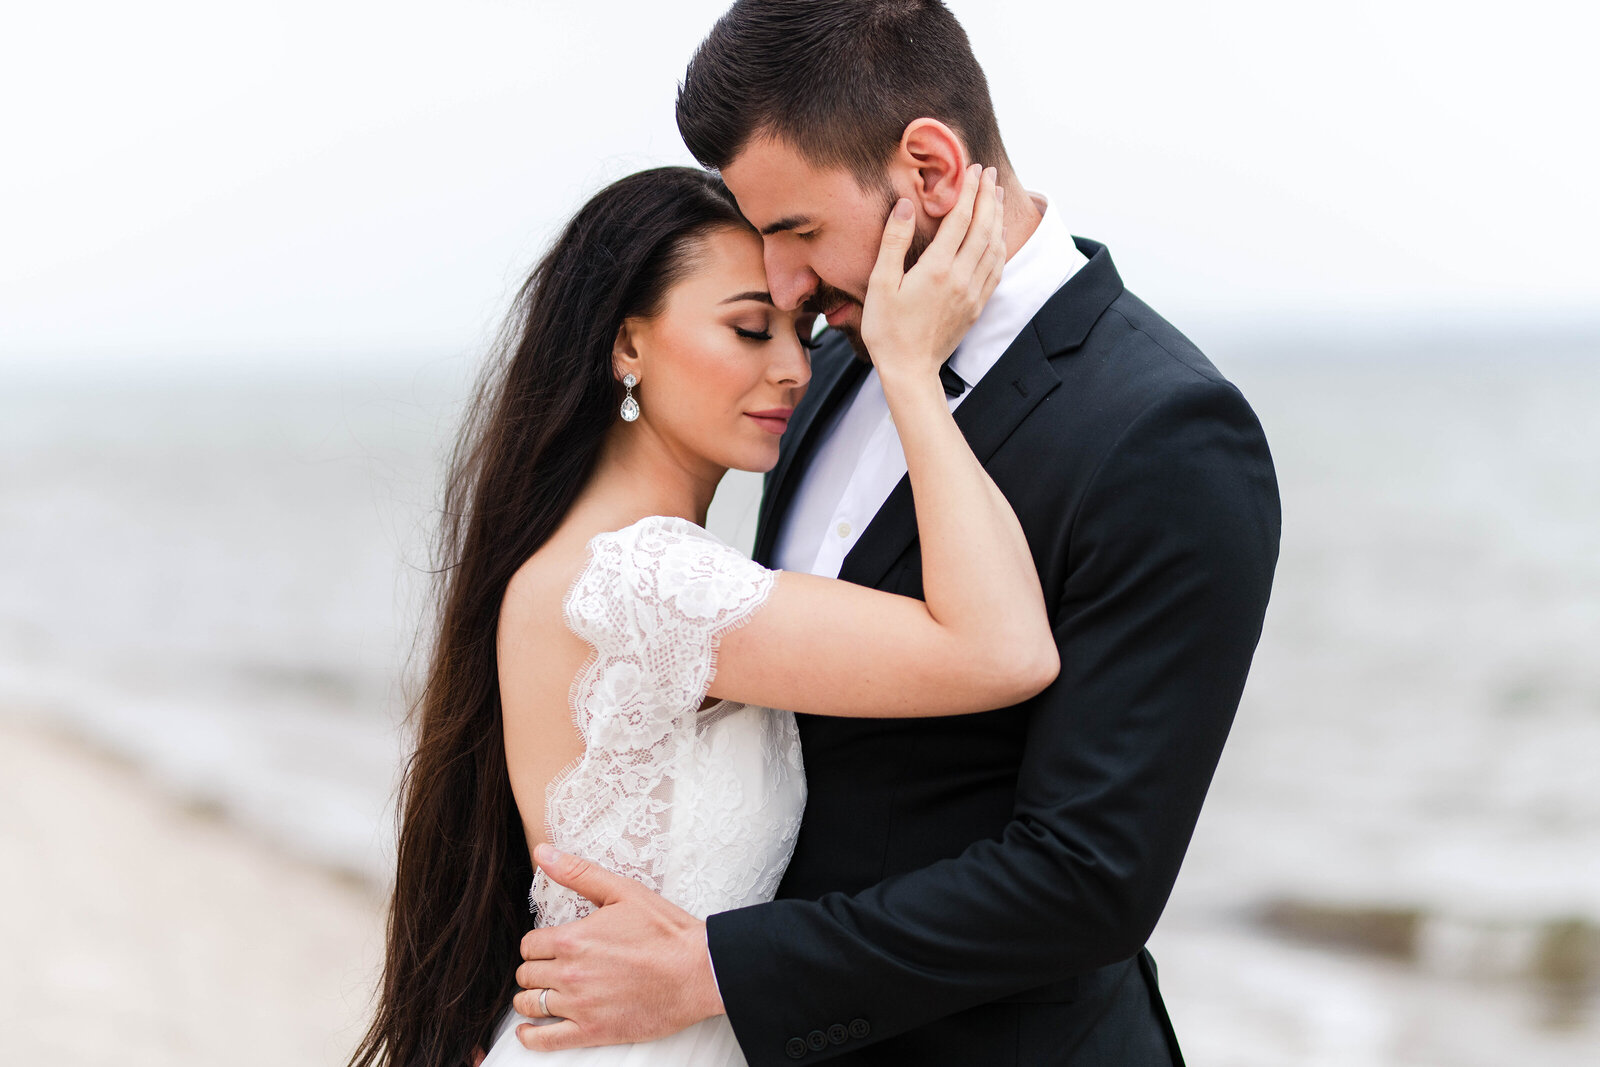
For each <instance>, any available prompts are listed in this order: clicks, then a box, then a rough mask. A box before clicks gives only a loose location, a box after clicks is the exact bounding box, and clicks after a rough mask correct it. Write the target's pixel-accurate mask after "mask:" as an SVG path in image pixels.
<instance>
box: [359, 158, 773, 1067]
mask: <svg viewBox="0 0 1600 1067" xmlns="http://www.w3.org/2000/svg"><path fill="white" fill-rule="evenodd" d="M730 225H731V226H738V227H744V226H747V225H748V224H747V223H746V222H745V221H744V220H743V219H742V218H741V217H740V215H739V212H738V210H737V208H736V207H735V205H734V203H733V199H732V197H731V196H730V195H729V194H728V191H727V188H726V187H725V186H724V185H723V184H722V183H721V181H719V180H718V179H717V178H715V177H714V176H712V175H710V174H708V173H706V172H704V171H700V170H695V169H691V168H688V167H661V168H658V169H655V170H647V171H642V172H640V173H638V174H633V175H630V176H629V177H626V178H623V179H622V180H621V181H618V182H616V183H614V184H613V185H610V186H608V187H607V188H605V189H604V190H602V191H601V192H600V193H598V194H597V195H596V196H595V197H594V198H593V199H591V200H590V201H589V202H588V203H587V204H585V205H584V207H583V208H582V209H581V210H580V211H579V212H578V213H577V215H576V216H574V217H573V219H572V221H571V222H570V223H568V224H567V227H566V229H565V230H564V231H563V232H562V234H561V236H560V237H559V238H558V239H557V240H556V243H555V245H554V247H552V248H551V249H550V251H549V253H548V254H546V255H545V257H544V258H543V260H541V261H540V262H539V264H538V266H537V267H535V268H534V270H533V273H532V274H531V275H530V276H529V277H528V280H527V281H526V282H525V283H523V285H522V288H521V289H520V291H519V292H518V293H517V298H516V302H515V304H514V305H513V308H512V311H511V314H510V315H509V316H508V318H507V320H506V324H505V327H504V328H503V330H502V334H501V338H500V341H499V343H498V344H497V346H496V352H495V358H494V359H492V360H491V361H490V363H489V365H488V366H487V367H486V369H485V371H484V373H483V375H482V377H481V379H480V381H479V385H478V389H477V392H476V394H475V399H474V400H473V403H472V405H471V406H470V408H469V410H468V416H467V418H466V421H465V423H464V425H463V428H462V431H461V435H460V437H459V439H458V440H457V443H456V447H455V451H454V453H453V454H452V461H451V467H450V474H449V478H448V480H447V482H446V485H445V491H444V501H443V515H442V519H441V523H440V531H439V538H438V544H437V558H436V563H437V570H436V572H435V575H436V587H435V601H436V611H437V615H436V621H435V624H434V625H435V629H434V632H433V637H432V654H431V657H430V659H429V662H428V669H427V675H426V681H425V683H424V685H423V688H422V690H421V693H420V695H419V696H418V698H417V700H416V701H415V703H414V704H413V706H412V709H411V713H412V724H413V727H414V729H415V731H416V749H415V751H414V752H413V753H412V755H411V759H410V761H409V762H408V764H407V766H406V770H405V775H404V778H403V779H402V783H401V786H400V793H399V803H398V805H397V815H398V821H399V835H398V836H399V842H398V855H397V868H398V869H397V872H396V875H395V885H394V895H393V898H392V900H391V902H390V907H389V920H388V935H387V953H386V958H385V962H384V970H383V980H382V983H381V986H380V988H379V990H378V1003H377V1012H376V1016H375V1018H374V1019H373V1022H372V1026H371V1028H370V1029H369V1030H368V1031H367V1033H366V1036H365V1037H364V1038H363V1039H362V1042H361V1044H360V1046H359V1047H358V1048H357V1049H356V1051H355V1053H354V1054H353V1055H352V1056H351V1059H350V1063H351V1065H352V1067H457V1065H461V1064H467V1063H469V1062H470V1058H471V1054H472V1050H473V1049H474V1048H475V1047H482V1048H485V1049H487V1047H488V1041H489V1038H490V1036H491V1033H492V1030H493V1026H494V1023H495V1021H496V1019H497V1018H498V1016H499V1015H500V1013H501V1012H503V1011H504V1010H505V1008H506V1007H507V1006H508V1005H509V1003H510V1000H511V996H512V994H513V993H515V992H516V982H515V977H514V976H515V971H516V967H517V964H518V963H520V962H521V956H520V954H519V952H518V944H519V942H520V940H521V937H522V935H523V933H524V932H526V930H527V928H528V927H529V926H530V925H531V924H530V919H529V914H528V908H527V897H528V887H529V883H530V881H531V880H532V877H533V867H532V863H531V861H530V859H529V857H528V848H527V841H526V838H525V837H524V835H523V829H522V822H521V819H520V818H519V817H518V814H517V808H516V803H515V801H514V800H513V798H512V795H511V785H510V781H509V779H508V777H507V772H506V758H505V748H504V741H503V739H502V736H501V722H500V691H499V686H498V682H497V676H496V661H495V632H496V628H497V626H498V623H499V617H500V602H501V599H502V597H503V596H504V594H505V590H506V585H507V583H508V582H509V581H510V580H511V576H512V574H513V573H515V571H516V570H517V568H518V567H520V566H521V565H522V563H523V562H524V561H525V560H527V559H528V557H529V556H531V555H533V553H534V552H535V551H536V550H537V549H538V548H539V546H540V545H542V544H544V542H545V541H546V540H547V539H548V538H549V537H550V535H551V534H552V533H554V532H555V530H556V528H557V526H558V525H559V524H560V522H561V520H562V518H563V517H564V516H565V515H566V514H567V511H568V509H570V508H571V506H572V504H573V501H574V500H575V499H576V498H577V495H578V493H579V491H580V490H581V489H582V488H583V485H584V483H585V482H586V481H587V480H588V479H589V476H590V474H591V473H592V472H593V470H594V466H595V462H596V460H597V459H598V458H599V455H600V449H601V444H602V442H603V441H604V438H605V435H606V432H607V431H608V430H609V429H610V427H611V426H612V424H613V422H614V421H615V420H616V419H617V417H618V416H617V411H618V407H619V405H620V403H621V400H622V390H621V388H620V387H619V386H618V384H617V382H616V380H615V377H614V375H613V373H612V360H611V353H612V347H613V344H614V342H615V340H616V336H617V331H618V330H619V329H620V328H621V326H622V322H623V320H624V319H625V318H629V317H632V316H636V315H637V316H649V315H652V314H654V313H656V312H657V311H659V310H660V307H661V305H662V302H663V298H664V297H665V295H666V293H667V291H668V290H669V289H670V288H671V287H672V285H673V283H674V282H675V281H676V280H677V279H678V278H680V277H681V276H682V275H683V274H684V273H685V272H686V271H687V270H688V269H690V268H691V267H692V265H693V258H694V255H695V251H696V248H697V244H698V238H700V237H702V236H704V235H705V234H706V233H708V232H709V231H711V230H714V229H716V228H718V227H722V226H730Z"/></svg>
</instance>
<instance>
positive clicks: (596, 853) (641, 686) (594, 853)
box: [532, 517, 776, 925]
mask: <svg viewBox="0 0 1600 1067" xmlns="http://www.w3.org/2000/svg"><path fill="white" fill-rule="evenodd" d="M589 548H590V558H589V562H588V564H587V566H586V567H585V568H584V570H583V573H582V574H580V575H579V576H578V579H577V581H576V582H574V584H573V587H572V591H571V592H570V593H569V594H568V596H567V601H566V620H567V625H568V626H569V627H570V628H571V630H572V632H573V633H575V634H577V635H578V636H579V637H581V638H583V639H584V640H585V641H587V642H588V643H589V644H590V645H591V646H592V647H593V649H594V653H593V655H592V656H591V657H590V659H589V662H588V663H587V664H586V665H585V667H584V669H583V670H582V671H580V672H579V674H578V677H577V679H576V680H575V681H574V682H573V687H572V712H573V722H574V723H575V724H576V726H577V728H578V732H579V734H580V735H581V736H582V737H583V739H584V745H585V751H584V754H583V755H582V756H581V757H580V758H579V760H578V762H577V763H576V764H575V765H574V766H573V767H572V768H570V769H569V770H568V771H567V772H566V773H564V774H562V775H560V776H558V777H557V778H556V779H555V780H554V781H553V782H551V784H550V787H549V791H548V793H547V795H546V805H545V813H546V827H545V829H546V833H547V834H548V837H549V840H550V841H551V842H552V843H554V844H556V845H557V846H558V847H560V848H563V849H566V850H568V851H571V852H574V853H575V854H578V855H582V856H585V857H586V858H588V859H591V860H595V861H597V862H599V863H600V864H602V865H603V866H605V867H607V868H609V869H611V870H613V871H615V872H617V873H618V874H622V875H625V876H627V877H629V878H633V879H635V880H637V881H639V882H642V883H644V884H645V885H646V886H648V887H649V888H651V889H653V890H656V891H658V892H659V891H660V890H661V888H662V883H661V879H662V872H663V870H664V867H665V860H666V857H667V853H668V845H669V833H670V830H671V827H672V805H673V785H674V780H675V777H676V769H677V767H678V766H679V764H680V763H682V762H683V761H684V760H685V758H686V757H687V756H688V754H689V746H691V745H692V744H693V742H694V733H695V731H694V726H695V717H696V714H697V712H698V711H699V708H700V704H701V702H702V701H703V700H704V699H705V694H706V690H707V689H709V688H710V686H711V681H712V678H713V677H714V675H715V673H716V652H717V639H718V638H719V637H720V636H721V635H722V634H724V633H726V632H727V631H728V630H731V629H734V628H735V627H737V626H740V625H742V624H743V623H745V622H747V621H748V620H749V618H750V616H751V615H752V613H754V612H755V610H756V609H757V608H759V607H760V606H761V605H762V604H763V603H764V602H765V601H766V599H767V596H768V595H769V594H770V593H771V591H772V586H773V583H774V581H775V578H776V572H774V571H771V570H768V569H766V568H765V567H762V566H760V565H759V564H757V563H754V562H752V561H751V560H750V559H749V558H747V557H746V556H744V555H743V554H741V553H740V552H738V551H737V550H735V549H733V548H731V547H729V546H728V545H726V544H724V543H723V542H722V541H720V540H718V539H717V538H716V537H714V536H712V535H711V534H709V533H707V532H706V531H705V530H702V529H701V528H700V527H698V526H696V525H694V524H693V523H690V522H687V521H685V520H682V519H676V518H665V517H655V518H650V519H645V520H642V521H641V522H638V523H635V524H634V525H633V526H630V527H628V528H627V529H624V530H619V531H617V532H616V533H612V534H602V535H600V536H598V537H596V538H595V539H594V540H593V541H592V542H591V543H590V546H589ZM532 900H533V903H534V904H535V905H536V906H537V907H538V908H539V909H540V911H541V919H540V925H554V924H556V923H559V922H566V921H570V920H571V919H575V918H579V917H581V916H583V915H585V914H588V912H589V911H590V910H591V909H590V906H589V904H588V902H587V901H584V900H582V899H581V898H577V897H574V896H572V895H571V894H566V893H565V892H564V891H561V890H560V887H558V886H553V884H552V883H550V882H549V880H548V879H546V878H545V877H544V875H543V873H542V872H539V873H538V874H536V875H535V878H534V885H533V894H532Z"/></svg>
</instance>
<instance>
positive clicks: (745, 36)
mask: <svg viewBox="0 0 1600 1067" xmlns="http://www.w3.org/2000/svg"><path fill="white" fill-rule="evenodd" d="M918 118H934V119H938V120H939V121H941V122H943V123H945V124H946V125H947V126H949V127H950V128H951V129H953V130H954V131H955V132H956V134H957V135H958V136H960V138H961V139H962V141H963V142H964V143H965V144H966V146H967V151H968V152H969V153H971V155H972V158H973V159H974V160H975V161H978V162H982V163H985V164H988V165H992V166H1003V165H1005V163H1006V158H1005V148H1004V146H1003V145H1002V144H1001V142H1000V126H999V123H997V122H996V121H995V117H994V104H993V103H991V102H990V100H989V83H988V82H987V80H985V78H984V76H983V68H982V67H980V66H978V61H977V59H976V58H975V57H974V56H973V54H972V45H971V44H970V43H969V42H968V41H967V34H966V31H964V30H963V29H962V28H961V24H960V23H959V22H957V21H956V18H955V16H954V15H952V14H951V13H950V11H949V10H948V9H947V8H946V7H945V6H944V4H942V3H940V2H939V0H737V2H736V3H735V4H734V5H733V6H732V7H731V8H729V9H728V11H727V13H726V14H724V15H723V16H722V18H720V19H718V20H717V24H716V25H715V26H713V27H712V29H711V33H710V34H709V35H708V36H707V37H706V39H705V40H704V41H703V42H701V45H700V47H699V49H697V50H696V51H695V54H694V58H693V59H691V60H690V61H689V69H688V71H687V72H686V73H685V74H684V78H683V84H682V85H681V86H679V88H678V130H679V132H680V133H682V135H683V140H684V143H685V144H686V145H688V147H689V151H690V152H692V153H694V157H695V158H696V159H698V160H699V161H700V162H701V164H702V165H704V166H707V167H710V168H712V169H715V170H720V169H721V168H723V167H725V166H727V165H728V164H729V163H731V162H732V161H733V159H734V158H735V157H736V156H738V154H739V153H740V152H741V151H742V150H743V149H744V148H745V146H746V145H748V144H749V143H750V141H751V140H753V139H755V138H756V137H758V136H771V137H776V138H777V139H779V140H782V141H784V142H786V143H788V144H789V145H791V146H792V147H794V148H795V149H796V150H797V151H799V152H800V154H801V155H803V156H804V157H806V159H807V160H809V161H810V162H811V163H813V164H815V165H817V166H822V167H843V168H845V169H847V170H849V171H850V172H851V173H852V174H854V175H855V177H856V179H857V181H859V182H860V183H861V184H862V186H863V187H874V186H878V185H881V184H882V175H883V170H884V167H885V166H886V165H887V164H888V161H889V159H890V157H891V156H892V155H893V154H894V151H895V149H896V147H897V146H898V145H899V144H900V137H901V135H902V134H903V133H904V132H905V128H906V126H907V125H909V124H910V123H911V122H912V121H913V120H914V119H918Z"/></svg>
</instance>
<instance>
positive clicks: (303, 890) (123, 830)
mask: <svg viewBox="0 0 1600 1067" xmlns="http://www.w3.org/2000/svg"><path fill="white" fill-rule="evenodd" d="M381 908H382V902H381V901H380V900H378V899H377V898H376V896H375V895H374V893H373V892H372V891H371V890H369V889H366V888H363V887H360V886H357V885H354V884H351V883H350V882H347V881H344V880H341V879H339V878H338V877H336V876H334V875H332V874H329V873H327V872H325V871H322V870H319V869H317V868H315V867H312V866H309V865H307V864H305V863H303V862H301V861H299V860H297V859H294V858H292V857H290V856H288V855H286V854H284V853H282V852H280V851H278V850H275V849H274V848H272V847H271V846H269V845H266V844H263V843H261V842H260V841H258V840H256V839H254V838H252V837H250V836H249V835H248V834H246V833H245V832H243V831H241V830H239V829H237V828H235V827H232V826H229V825H227V824H226V823H223V822H220V821H219V820H216V819H214V818H208V817H206V816H205V815H203V814H200V813H196V812H193V811H188V810H185V809H183V808H182V807H180V806H178V805H177V804H175V803H174V802H173V801H171V800H169V799H168V798H166V797H164V796H162V795H161V794H160V793H158V792H157V791H156V790H155V789H154V788H153V787H151V786H150V785H149V784H148V783H147V782H145V781H143V780H142V779H141V778H140V777H139V776H138V774H137V773H136V772H135V771H133V770H131V769H129V768H127V767H125V766H123V765H121V764H119V763H116V762H114V761H112V760H110V759H107V758H104V757H102V756H99V755H97V754H95V753H93V752H91V751H90V750H88V749H87V748H85V747H82V746H80V745H78V744H76V743H75V742H73V741H71V740H69V739H66V738H63V737H61V736H58V735H54V734H51V733H49V732H47V731H45V730H44V729H42V728H39V727H35V726H30V725H25V724H21V723H18V722H16V721H12V720H8V719H6V718H5V717H3V716H0V1063H6V1064H22V1063H37V1064H51V1065H53V1067H77V1065H80V1064H84V1065H88V1064H96V1065H98V1064H108V1063H115V1064H118V1065H119V1067H143V1065H146V1064H150V1065H154V1064H161V1065H173V1064H195V1065H200V1064H227V1065H229V1067H233V1065H245V1064H263V1065H265V1064H272V1065H284V1064H330V1065H333V1064H340V1063H342V1062H343V1061H344V1059H345V1058H346V1057H347V1056H348V1055H349V1052H350V1049H351V1048H352V1047H353V1046H354V1044H355V1042H356V1040H357V1039H358V1037H359V1035H360V1032H361V1029H362V1027H363V1025H364V1022H365V1020H366V1018H367V1015H368V1010H369V995H370V990H371V987H372V983H373V981H374V980H375V976H376V974H377V969H378V963H379V960H380V958H381V954H382V918H381Z"/></svg>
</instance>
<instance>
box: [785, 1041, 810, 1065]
mask: <svg viewBox="0 0 1600 1067" xmlns="http://www.w3.org/2000/svg"><path fill="white" fill-rule="evenodd" d="M783 1051H785V1052H787V1053H788V1054H789V1058H790V1059H791V1060H798V1059H803V1058H804V1057H805V1054H806V1043H805V1042H804V1041H802V1040H800V1039H799V1038H798V1037H791V1038H790V1039H789V1040H788V1041H787V1042H785V1043H784V1046H783Z"/></svg>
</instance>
